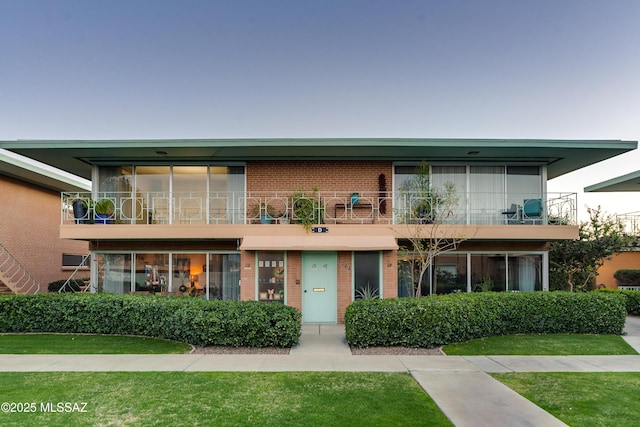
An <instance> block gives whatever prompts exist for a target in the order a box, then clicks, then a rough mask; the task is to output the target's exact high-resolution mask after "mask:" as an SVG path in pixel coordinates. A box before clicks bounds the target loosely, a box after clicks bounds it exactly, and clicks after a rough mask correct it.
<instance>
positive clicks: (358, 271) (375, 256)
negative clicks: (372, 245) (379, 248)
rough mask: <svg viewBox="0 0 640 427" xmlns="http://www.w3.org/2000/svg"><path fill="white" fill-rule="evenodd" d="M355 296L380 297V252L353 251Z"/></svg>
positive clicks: (363, 297)
mask: <svg viewBox="0 0 640 427" xmlns="http://www.w3.org/2000/svg"><path fill="white" fill-rule="evenodd" d="M353 280H354V286H353V298H354V299H372V298H380V297H381V294H382V292H381V290H380V253H379V252H371V251H369V252H354V253H353Z"/></svg>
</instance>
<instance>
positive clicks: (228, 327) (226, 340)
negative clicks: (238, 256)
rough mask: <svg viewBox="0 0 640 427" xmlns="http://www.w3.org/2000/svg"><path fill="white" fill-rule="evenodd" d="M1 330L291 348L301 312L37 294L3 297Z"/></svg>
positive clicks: (167, 299)
mask: <svg viewBox="0 0 640 427" xmlns="http://www.w3.org/2000/svg"><path fill="white" fill-rule="evenodd" d="M0 332H65V333H96V334H118V335H142V336H149V337H158V338H165V339H170V340H175V341H181V342H186V343H190V344H194V345H198V346H208V345H229V346H236V347H240V346H249V347H292V346H294V345H296V344H297V343H298V340H299V338H300V312H299V311H298V310H296V309H295V308H293V307H289V306H285V305H284V304H275V303H273V304H270V303H261V302H258V301H241V302H238V301H218V300H216V301H207V300H204V299H201V298H190V297H180V296H151V295H149V296H139V295H113V294H65V293H60V294H58V293H54V294H37V295H11V296H7V297H0Z"/></svg>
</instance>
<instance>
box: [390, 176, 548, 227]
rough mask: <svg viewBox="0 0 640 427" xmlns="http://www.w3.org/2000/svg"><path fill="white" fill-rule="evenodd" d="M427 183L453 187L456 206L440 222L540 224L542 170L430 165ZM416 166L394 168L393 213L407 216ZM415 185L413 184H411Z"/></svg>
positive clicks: (437, 186)
mask: <svg viewBox="0 0 640 427" xmlns="http://www.w3.org/2000/svg"><path fill="white" fill-rule="evenodd" d="M429 170H430V174H431V175H430V183H431V186H432V187H434V188H439V189H442V188H444V186H445V183H447V182H449V183H452V184H453V185H454V187H455V195H456V198H457V206H456V208H455V209H450V211H451V212H447V215H446V216H445V217H443V216H442V215H440V216H441V220H442V221H444V222H456V223H465V222H470V223H471V224H504V223H509V224H510V223H523V222H524V223H534V224H535V223H541V222H542V218H543V215H544V211H545V208H544V203H545V202H544V199H543V194H542V190H543V182H542V169H541V167H540V166H523V165H469V166H465V165H437V164H436V165H430V166H429ZM416 171H417V167H416V165H413V166H396V167H395V168H394V172H395V174H394V194H395V208H396V210H395V212H396V216H397V218H398V219H399V220H402V219H403V218H406V217H407V214H408V213H409V210H410V206H411V202H412V201H411V198H410V195H408V194H407V192H406V191H403V189H404V190H406V187H407V184H408V183H413V184H415V177H416V176H417V175H416ZM414 186H415V185H414Z"/></svg>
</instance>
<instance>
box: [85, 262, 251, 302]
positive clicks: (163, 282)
mask: <svg viewBox="0 0 640 427" xmlns="http://www.w3.org/2000/svg"><path fill="white" fill-rule="evenodd" d="M94 260H95V261H96V262H95V265H96V267H97V268H96V271H95V272H92V274H94V275H95V277H94V280H92V281H94V283H97V289H98V291H99V292H109V293H119V294H122V293H129V292H162V293H173V294H183V295H192V296H204V297H206V298H208V299H228V300H239V299H240V254H239V253H207V252H201V253H195V252H184V253H172V252H151V253H143V252H133V253H129V252H127V253H112V252H108V253H102V252H98V253H94Z"/></svg>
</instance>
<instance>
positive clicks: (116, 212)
mask: <svg viewBox="0 0 640 427" xmlns="http://www.w3.org/2000/svg"><path fill="white" fill-rule="evenodd" d="M244 177H245V175H244V166H204V165H203V166H181V165H175V166H169V165H154V166H151V165H139V166H135V167H134V166H124V167H122V166H100V167H99V169H98V186H97V193H98V194H97V196H98V197H99V198H100V199H109V200H110V201H111V205H112V206H111V210H112V211H113V213H112V214H111V216H110V217H109V220H110V222H114V221H118V222H124V223H131V222H134V223H149V224H168V223H173V224H205V223H213V224H226V223H240V222H241V221H243V220H244V215H243V213H244V185H245V184H244Z"/></svg>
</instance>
